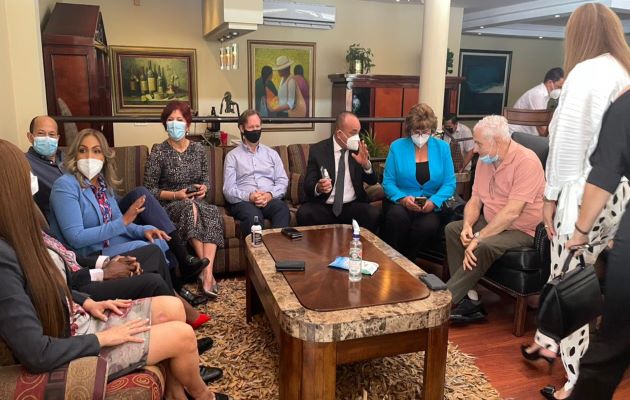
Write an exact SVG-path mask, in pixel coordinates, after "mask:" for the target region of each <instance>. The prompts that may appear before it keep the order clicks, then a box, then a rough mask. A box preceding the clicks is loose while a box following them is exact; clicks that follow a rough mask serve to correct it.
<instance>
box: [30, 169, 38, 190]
mask: <svg viewBox="0 0 630 400" xmlns="http://www.w3.org/2000/svg"><path fill="white" fill-rule="evenodd" d="M38 191H39V181H38V180H37V177H36V176H35V175H33V173H32V172H31V194H32V195H33V196H35V193H37V192H38Z"/></svg>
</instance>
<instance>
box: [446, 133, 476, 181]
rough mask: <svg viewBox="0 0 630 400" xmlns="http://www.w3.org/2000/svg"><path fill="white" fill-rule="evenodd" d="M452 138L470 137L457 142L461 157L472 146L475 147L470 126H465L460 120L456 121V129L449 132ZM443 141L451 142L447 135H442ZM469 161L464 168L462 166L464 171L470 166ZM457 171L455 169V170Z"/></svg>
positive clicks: (468, 169)
mask: <svg viewBox="0 0 630 400" xmlns="http://www.w3.org/2000/svg"><path fill="white" fill-rule="evenodd" d="M450 135H451V136H452V137H453V139H468V138H470V140H463V141H461V142H459V143H458V144H459V152H460V153H461V155H462V159H463V158H464V157H465V156H466V153H468V152H469V151H471V150H472V149H473V148H474V147H475V141H474V140H472V137H473V136H472V132H471V131H470V128H469V127H467V126H466V125H464V124H462V123H461V122H458V123H457V129H455V131H454V132H453V133H451V134H450ZM444 141H445V142H446V143H451V138H450V137H449V136H448V135H444ZM471 164H472V163H471V162H469V163H468V165H466V168H464V170H465V171H470V166H471ZM455 172H457V171H455Z"/></svg>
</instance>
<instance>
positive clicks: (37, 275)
mask: <svg viewBox="0 0 630 400" xmlns="http://www.w3.org/2000/svg"><path fill="white" fill-rule="evenodd" d="M0 160H1V161H0V187H3V188H5V190H0V237H2V238H3V239H4V240H5V241H7V242H8V243H9V244H10V245H11V247H12V248H13V250H14V251H15V255H16V256H17V260H18V263H19V265H20V268H21V269H22V272H23V273H24V279H25V280H26V288H27V290H28V292H29V296H30V298H31V301H32V303H33V306H34V307H35V311H36V312H37V316H38V317H39V320H40V321H41V323H42V327H43V330H44V335H48V336H54V337H63V336H64V335H65V333H66V332H67V331H66V327H67V325H68V322H69V320H68V318H69V317H68V306H67V304H68V303H66V301H69V302H72V297H71V296H70V291H69V289H68V285H67V283H66V282H65V281H64V280H63V277H62V276H61V274H60V273H59V270H58V269H57V267H56V266H55V264H54V263H53V260H52V259H51V258H50V255H49V254H48V250H47V249H46V246H45V245H44V240H43V239H42V233H41V222H40V220H39V218H38V213H36V212H35V207H37V206H36V205H35V203H34V202H33V197H32V194H31V179H30V174H29V171H30V167H29V165H28V162H27V161H26V158H25V157H24V153H22V151H20V149H18V148H17V147H16V146H15V145H13V144H11V143H9V142H7V141H6V140H1V139H0ZM8 188H10V189H11V190H8ZM66 299H67V300H66Z"/></svg>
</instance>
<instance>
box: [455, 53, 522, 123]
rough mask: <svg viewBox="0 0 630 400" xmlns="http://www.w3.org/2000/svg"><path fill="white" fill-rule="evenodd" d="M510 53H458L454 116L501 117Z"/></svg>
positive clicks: (507, 79) (505, 95) (505, 97)
mask: <svg viewBox="0 0 630 400" xmlns="http://www.w3.org/2000/svg"><path fill="white" fill-rule="evenodd" d="M511 63H512V52H511V51H490V50H467V49H462V50H461V51H460V53H459V76H461V77H462V78H464V81H463V82H462V84H461V90H460V91H459V99H458V108H457V109H458V116H459V117H460V118H482V117H484V116H486V115H490V114H497V115H501V114H502V112H503V107H505V105H506V101H507V96H508V86H509V82H510V66H511Z"/></svg>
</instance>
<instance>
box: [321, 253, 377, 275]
mask: <svg viewBox="0 0 630 400" xmlns="http://www.w3.org/2000/svg"><path fill="white" fill-rule="evenodd" d="M349 261H350V258H348V257H337V258H335V260H334V261H333V262H331V263H330V264H329V265H328V266H329V267H332V268H339V269H345V270H346V271H347V270H348V262H349ZM361 263H362V266H361V273H362V274H363V275H374V273H375V272H376V270H377V269H378V263H375V262H372V261H365V260H363V261H361Z"/></svg>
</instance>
